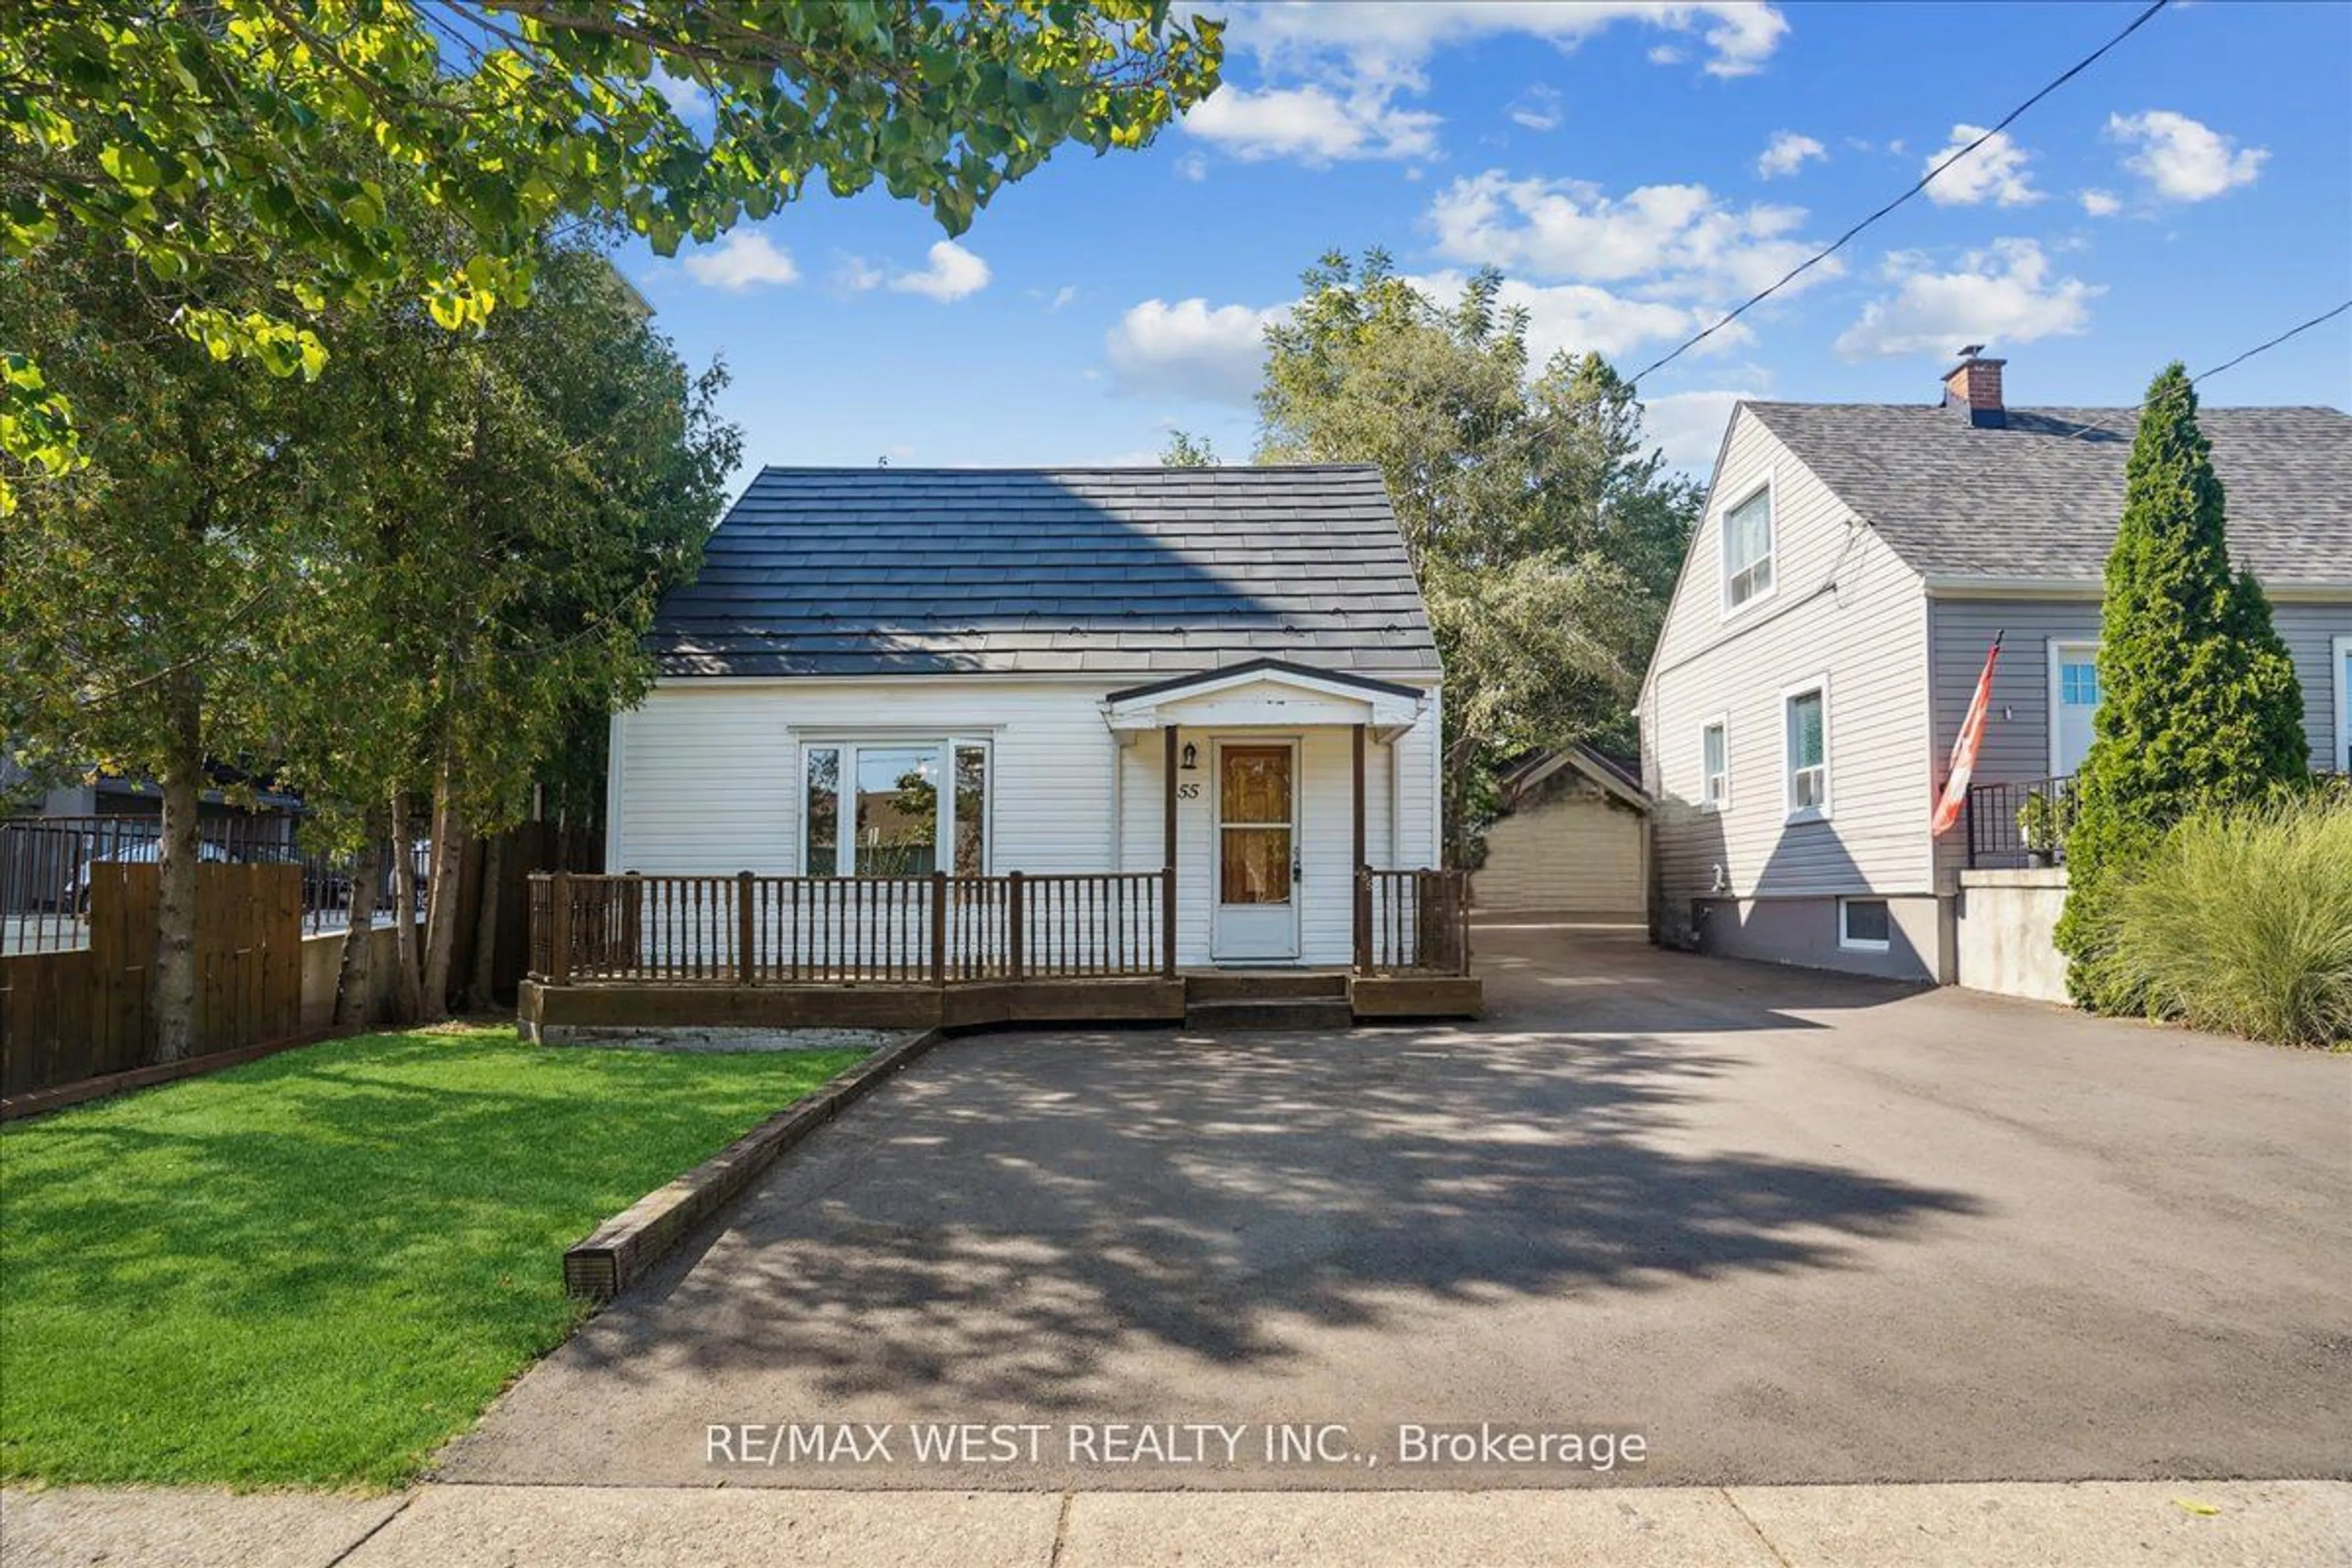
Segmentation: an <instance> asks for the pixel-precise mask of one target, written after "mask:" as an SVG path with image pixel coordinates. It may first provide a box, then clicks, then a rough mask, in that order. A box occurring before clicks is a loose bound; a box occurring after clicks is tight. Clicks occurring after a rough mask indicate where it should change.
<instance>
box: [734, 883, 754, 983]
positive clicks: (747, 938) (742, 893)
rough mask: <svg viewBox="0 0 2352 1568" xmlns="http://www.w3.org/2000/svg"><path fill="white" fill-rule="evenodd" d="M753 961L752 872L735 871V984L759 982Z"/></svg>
mask: <svg viewBox="0 0 2352 1568" xmlns="http://www.w3.org/2000/svg"><path fill="white" fill-rule="evenodd" d="M758 973H759V971H758V969H757V967H756V966H755V965H754V964H753V963H752V962H751V872H749V871H738V872H736V873H735V984H738V985H752V984H758V981H757V979H756V976H757V975H758Z"/></svg>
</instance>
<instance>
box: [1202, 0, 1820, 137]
mask: <svg viewBox="0 0 2352 1568" xmlns="http://www.w3.org/2000/svg"><path fill="white" fill-rule="evenodd" d="M1226 19H1227V22H1228V24H1229V26H1228V27H1227V30H1226V34H1225V48H1226V59H1227V65H1228V68H1229V74H1230V68H1231V66H1232V64H1233V62H1234V60H1235V59H1236V58H1239V57H1240V56H1242V55H1244V54H1246V55H1248V56H1250V57H1251V58H1253V59H1254V60H1255V63H1256V66H1257V68H1258V75H1259V80H1258V81H1257V83H1255V85H1253V86H1250V87H1243V86H1239V85H1229V86H1226V87H1224V88H1222V89H1219V90H1218V91H1217V92H1215V93H1213V94H1212V95H1211V96H1210V97H1209V98H1207V99H1205V100H1202V102H1201V103H1200V104H1198V105H1197V106H1195V107H1194V108H1193V109H1192V110H1191V111H1190V112H1189V113H1187V114H1186V115H1185V117H1184V129H1185V130H1186V131H1187V132H1190V133H1191V134H1192V135H1195V136H1201V137H1204V138H1206V139H1207V140H1209V141H1211V142H1215V143H1216V144H1217V145H1218V146H1220V147H1222V148H1223V149H1224V150H1225V151H1227V152H1230V153H1233V154H1234V155H1235V156H1236V157H1241V158H1250V159H1261V158H1296V159H1298V160H1299V161H1301V162H1303V163H1313V164H1322V163H1334V162H1338V161H1339V160H1342V159H1353V158H1392V159H1415V158H1426V157H1430V156H1432V155H1433V154H1434V153H1436V151H1437V130H1438V127H1439V126H1440V125H1442V124H1443V123H1444V121H1443V119H1442V118H1441V117H1440V116H1438V115H1436V114H1433V113H1431V112H1430V111H1428V110H1423V109H1414V108H1409V107H1405V106H1403V105H1402V103H1401V101H1400V100H1402V99H1405V98H1408V97H1412V96H1415V95H1418V94H1420V93H1423V92H1424V91H1426V90H1427V89H1428V85H1429V83H1428V79H1427V77H1426V75H1425V73H1424V68H1425V67H1426V66H1427V64H1428V62H1429V59H1430V57H1431V56H1432V55H1433V54H1434V53H1435V52H1436V51H1437V50H1439V49H1441V48H1444V47H1451V46H1454V45H1459V44H1466V43H1474V42H1476V41H1478V40H1481V39H1486V38H1496V37H1532V38H1537V39H1540V40H1542V41H1545V42H1548V43H1550V44H1552V45H1553V46H1555V47H1559V48H1561V49H1572V48H1574V47H1576V46H1577V45H1579V44H1580V43H1582V42H1583V41H1584V40H1585V39H1586V38H1589V37H1592V36H1593V35H1595V34H1597V33H1601V32H1603V31H1605V30H1607V29H1608V28H1610V27H1612V26H1618V25H1619V24H1621V23H1622V24H1631V25H1636V26H1650V27H1656V28H1662V29H1664V30H1666V31H1668V32H1672V33H1675V34H1678V35H1684V36H1696V38H1697V39H1698V40H1699V41H1700V42H1703V43H1704V45H1705V47H1706V50H1707V55H1706V69H1707V70H1708V71H1709V72H1711V73H1713V74H1714V75H1717V76H1721V77H1736V76H1748V75H1751V74H1753V73H1754V72H1756V71H1759V70H1760V69H1762V68H1763V67H1764V63H1765V62H1766V61H1767V60H1768V59H1769V58H1771V55H1772V53H1773V51H1774V50H1775V49H1776V48H1778V47H1780V37H1781V35H1782V34H1784V33H1786V32H1787V31H1788V30H1789V24H1788V21H1787V19H1786V18H1784V17H1783V16H1781V15H1780V12H1779V11H1777V10H1775V9H1773V8H1772V7H1771V6H1770V5H1764V4H1759V3H1757V0H1581V3H1580V4H1577V5H1550V4H1547V3H1545V0H1358V3H1355V4H1347V5H1290V4H1271V3H1265V0H1256V3H1244V4H1237V5H1234V6H1232V7H1231V8H1230V10H1229V12H1228V15H1227V18H1226ZM1652 58H1659V57H1658V56H1657V55H1656V53H1655V52H1654V53H1653V55H1652ZM1671 58H1673V59H1676V60H1679V59H1680V58H1683V56H1682V54H1681V53H1680V51H1679V50H1677V51H1676V52H1675V53H1674V54H1673V55H1672V57H1671ZM1539 90H1540V89H1539ZM1556 108H1557V106H1556V104H1554V105H1549V106H1547V104H1546V103H1544V102H1543V101H1542V100H1541V99H1540V98H1539V96H1538V93H1536V92H1531V93H1530V94H1529V95H1528V101H1526V102H1523V103H1521V104H1517V105H1514V106H1513V107H1512V109H1511V110H1508V111H1507V112H1510V113H1511V114H1512V116H1513V118H1515V119H1517V120H1518V121H1519V122H1520V123H1521V124H1523V125H1527V126H1528V127H1529V129H1532V130H1549V129H1550V125H1549V124H1548V123H1544V122H1545V121H1552V122H1556V121H1557V119H1558V116H1557V113H1556Z"/></svg>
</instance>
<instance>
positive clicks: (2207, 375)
mask: <svg viewBox="0 0 2352 1568" xmlns="http://www.w3.org/2000/svg"><path fill="white" fill-rule="evenodd" d="M2347 310H2352V300H2345V301H2344V303H2342V304H2341V305H2338V306H2336V309H2334V310H2324V311H2322V312H2320V313H2319V314H2318V315H2316V316H2314V317H2312V318H2311V320H2309V321H2305V322H2304V323H2303V325H2301V326H2299V327H2289V328H2288V329H2287V330H2286V331H2283V332H2281V333H2280V334H2279V335H2278V336H2276V337H2274V338H2273V339H2272V340H2271V341H2270V342H2266V343H2256V344H2255V345H2254V346H2253V347H2252V348H2250V349H2248V350H2247V351H2246V352H2245V353H2242V354H2240V355H2239V356H2238V357H2237V358H2235V359H2231V360H2223V361H2222V362H2221V363H2220V364H2217V365H2215V366H2214V367H2213V368H2212V369H2211V370H2209V371H2203V372H2200V374H2196V375H2194V376H2191V377H2190V378H2189V379H2190V380H2192V381H2210V380H2211V379H2212V378H2213V377H2215V376H2217V375H2219V374H2221V373H2222V372H2223V371H2225V370H2229V369H2231V368H2233V367H2235V366H2237V365H2242V364H2243V363H2246V362H2247V361H2248V360H2250V359H2252V358H2253V357H2254V356H2255V355H2256V354H2258V353H2264V352H2266V351H2268V350H2271V349H2274V348H2276V347H2278V346H2279V344H2281V343H2283V342H2286V341H2287V339H2289V338H2292V337H2299V336H2301V335H2302V334H2303V333H2305V332H2307V331H2311V329H2312V328H2314V327H2315V326H2317V325H2319V324H2320V323H2321V322H2322V321H2334V320H2335V319H2336V317H2338V316H2340V315H2342V314H2343V313H2344V312H2345V311H2347Z"/></svg>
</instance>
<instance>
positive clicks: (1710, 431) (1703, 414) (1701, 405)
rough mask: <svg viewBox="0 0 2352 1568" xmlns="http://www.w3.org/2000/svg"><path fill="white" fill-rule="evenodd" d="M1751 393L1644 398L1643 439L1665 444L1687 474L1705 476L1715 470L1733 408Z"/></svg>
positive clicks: (1674, 462)
mask: <svg viewBox="0 0 2352 1568" xmlns="http://www.w3.org/2000/svg"><path fill="white" fill-rule="evenodd" d="M1755 395H1756V394H1755V393H1752V392H1732V391H1715V390H1709V391H1704V392H1673V393H1668V394H1666V395H1664V396H1663V397H1645V398H1643V400H1642V438H1643V440H1644V441H1647V442H1648V443H1649V444H1650V445H1652V446H1654V447H1662V448H1664V451H1665V454H1666V461H1667V462H1668V463H1669V464H1671V465H1672V466H1673V467H1675V468H1679V469H1681V470H1682V471H1683V472H1685V473H1686V474H1696V475H1698V476H1699V477H1700V478H1702V479H1704V478H1705V477H1706V475H1708V474H1709V473H1712V472H1713V471H1714V469H1715V459H1716V455H1717V453H1718V452H1720V451H1721V450H1722V448H1723V432H1724V429H1725V427H1726V426H1728V425H1729V424H1730V423H1731V411H1732V409H1733V408H1734V407H1735V406H1736V405H1738V402H1739V400H1740V399H1741V398H1743V397H1753V396H1755Z"/></svg>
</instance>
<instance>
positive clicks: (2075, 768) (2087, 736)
mask: <svg viewBox="0 0 2352 1568" xmlns="http://www.w3.org/2000/svg"><path fill="white" fill-rule="evenodd" d="M2098 713H2099V645H2098V644H2096V643H2093V642H2054V641H2053V643H2052V644H2051V645H2050V776H2051V777H2053V778H2062V779H2063V778H2072V777H2073V776H2074V774H2075V773H2079V772H2080V771H2082V766H2083V759H2084V757H2087V756H2089V755H2090V754H2091V742H2092V740H2093V739H2094V738H2095V734H2096V725H2097V721H2098Z"/></svg>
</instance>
